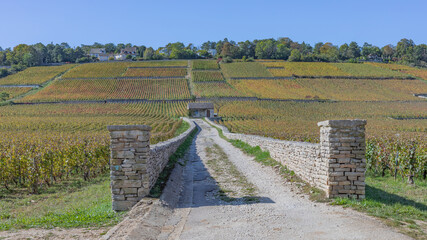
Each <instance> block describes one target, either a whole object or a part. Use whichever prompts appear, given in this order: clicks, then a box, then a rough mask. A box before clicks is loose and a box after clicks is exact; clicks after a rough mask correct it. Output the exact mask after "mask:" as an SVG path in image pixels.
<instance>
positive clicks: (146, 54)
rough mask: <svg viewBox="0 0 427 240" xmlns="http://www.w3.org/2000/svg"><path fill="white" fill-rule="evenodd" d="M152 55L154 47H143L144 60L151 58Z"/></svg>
mask: <svg viewBox="0 0 427 240" xmlns="http://www.w3.org/2000/svg"><path fill="white" fill-rule="evenodd" d="M153 56H154V49H153V48H152V47H149V48H147V49H145V51H144V59H145V60H150V59H153Z"/></svg>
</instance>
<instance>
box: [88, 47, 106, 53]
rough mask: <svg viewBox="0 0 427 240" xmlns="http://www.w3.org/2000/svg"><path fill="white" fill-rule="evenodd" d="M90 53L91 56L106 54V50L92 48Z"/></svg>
mask: <svg viewBox="0 0 427 240" xmlns="http://www.w3.org/2000/svg"><path fill="white" fill-rule="evenodd" d="M89 53H90V54H101V53H105V48H91V49H90V52H89Z"/></svg>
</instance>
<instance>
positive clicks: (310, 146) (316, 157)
mask: <svg viewBox="0 0 427 240" xmlns="http://www.w3.org/2000/svg"><path fill="white" fill-rule="evenodd" d="M209 122H210V123H211V124H214V125H215V126H216V127H219V128H221V129H222V130H223V133H224V135H225V136H226V137H227V138H229V139H238V140H242V141H244V142H246V143H248V144H249V145H251V146H260V147H261V148H262V149H263V150H264V151H269V152H270V154H271V157H273V158H274V159H275V160H277V161H279V162H281V163H282V164H283V165H285V166H287V167H288V168H289V169H290V170H292V171H294V172H295V174H296V175H298V176H299V177H300V178H301V179H303V180H304V181H306V182H308V183H309V184H311V185H312V186H315V187H317V188H319V189H322V190H324V191H325V192H326V195H327V196H328V197H331V198H332V197H350V198H357V199H363V198H365V167H366V159H365V125H366V120H328V121H324V122H320V123H318V126H319V127H320V144H314V143H305V142H293V141H282V140H277V139H273V138H266V137H261V136H256V135H247V134H238V133H230V132H229V131H228V129H227V128H225V127H224V126H220V125H217V124H215V123H213V122H211V121H209Z"/></svg>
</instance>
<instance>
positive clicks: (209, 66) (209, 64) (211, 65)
mask: <svg viewBox="0 0 427 240" xmlns="http://www.w3.org/2000/svg"><path fill="white" fill-rule="evenodd" d="M218 69H219V66H218V63H216V61H215V60H194V61H193V70H218Z"/></svg>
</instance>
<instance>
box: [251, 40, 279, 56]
mask: <svg viewBox="0 0 427 240" xmlns="http://www.w3.org/2000/svg"><path fill="white" fill-rule="evenodd" d="M276 50H277V47H276V41H275V40H274V39H266V40H261V41H259V42H258V43H257V44H256V47H255V56H256V57H257V58H258V59H271V58H274V56H275V54H276Z"/></svg>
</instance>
